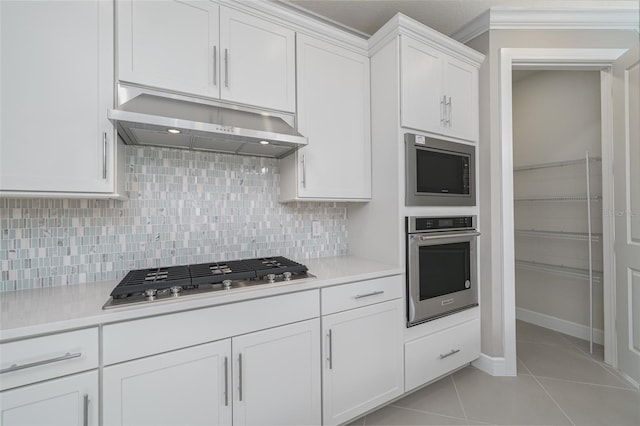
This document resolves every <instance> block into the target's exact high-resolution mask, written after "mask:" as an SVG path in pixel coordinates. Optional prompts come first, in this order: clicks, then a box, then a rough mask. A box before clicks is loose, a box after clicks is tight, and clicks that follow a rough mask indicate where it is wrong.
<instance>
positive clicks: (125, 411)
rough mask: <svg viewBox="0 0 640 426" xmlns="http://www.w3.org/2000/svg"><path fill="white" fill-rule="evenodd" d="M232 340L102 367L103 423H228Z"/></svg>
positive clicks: (157, 424)
mask: <svg viewBox="0 0 640 426" xmlns="http://www.w3.org/2000/svg"><path fill="white" fill-rule="evenodd" d="M230 361H231V341H230V340H229V339H227V340H223V341H220V342H215V343H207V344H204V345H200V346H194V347H191V348H187V349H182V350H179V351H174V352H168V353H164V354H160V355H155V356H151V357H148V358H142V359H138V360H135V361H130V362H125V363H123V364H118V365H114V366H110V367H106V368H105V369H104V373H103V404H104V410H103V412H104V424H105V425H132V426H133V425H154V426H162V425H166V426H173V425H204V424H207V425H230V424H231V396H230V395H229V394H228V389H229V386H230V385H231V384H230V382H229V381H230V380H231V376H230V374H231V372H230V368H231V365H230Z"/></svg>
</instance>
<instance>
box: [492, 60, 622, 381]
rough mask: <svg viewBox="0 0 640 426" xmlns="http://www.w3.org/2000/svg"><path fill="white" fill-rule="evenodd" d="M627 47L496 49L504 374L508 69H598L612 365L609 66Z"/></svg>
mask: <svg viewBox="0 0 640 426" xmlns="http://www.w3.org/2000/svg"><path fill="white" fill-rule="evenodd" d="M626 50H627V49H577V48H568V49H567V48H563V49H552V48H522V49H520V48H502V49H500V58H499V59H500V68H499V79H500V85H499V88H498V91H499V96H498V102H499V105H498V108H499V111H500V135H499V136H500V156H501V158H500V169H499V170H500V174H501V180H502V192H501V203H500V207H501V212H500V213H501V216H502V229H501V231H502V240H501V241H500V245H501V252H502V259H501V262H502V321H503V345H504V373H505V375H508V376H515V375H516V374H517V359H516V327H515V325H516V315H515V311H516V306H515V253H514V249H515V243H514V219H513V120H512V114H513V111H512V107H513V105H512V100H513V93H512V72H513V70H514V69H515V70H522V69H537V70H583V71H586V70H598V71H600V97H601V100H600V102H601V120H602V124H601V126H602V129H601V133H602V135H601V138H602V148H601V149H602V153H601V154H602V209H603V215H602V221H603V224H602V226H603V238H602V251H603V280H602V281H603V287H604V339H605V345H604V347H605V353H604V360H605V362H606V363H608V364H611V365H613V366H614V367H616V366H617V363H618V362H617V350H616V340H615V338H616V335H615V258H614V252H613V235H614V224H615V222H614V219H615V218H614V215H612V214H606V213H607V212H613V211H614V204H613V114H612V108H613V103H612V91H611V89H612V75H611V66H612V64H613V62H614V61H615V60H616V59H617V58H618V57H620V55H622V54H623V53H624V52H625V51H626Z"/></svg>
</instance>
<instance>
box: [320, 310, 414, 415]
mask: <svg viewBox="0 0 640 426" xmlns="http://www.w3.org/2000/svg"><path fill="white" fill-rule="evenodd" d="M403 312H404V310H403V303H402V300H392V301H389V302H384V303H379V304H374V305H370V306H366V307H363V308H358V309H352V310H349V311H345V312H340V313H337V314H332V315H326V316H324V317H323V318H322V328H323V336H322V339H323V361H322V364H323V379H324V380H323V412H324V417H323V424H325V425H336V424H340V423H343V422H345V421H348V420H350V419H353V418H355V417H356V416H358V415H360V414H362V413H364V412H366V411H368V410H370V409H372V408H375V407H377V406H379V405H381V404H383V403H385V402H387V401H389V400H391V399H393V398H395V397H396V396H398V395H400V394H402V392H403V389H404V387H403V360H402V332H403V326H402V325H403V321H402V318H403Z"/></svg>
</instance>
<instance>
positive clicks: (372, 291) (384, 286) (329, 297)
mask: <svg viewBox="0 0 640 426" xmlns="http://www.w3.org/2000/svg"><path fill="white" fill-rule="evenodd" d="M403 288H404V286H403V282H402V275H394V276H392V277H384V278H376V279H374V280H366V281H358V282H355V283H350V284H344V285H338V286H335V287H329V288H324V289H322V315H327V314H333V313H335V312H341V311H346V310H348V309H353V308H359V307H361V306H367V305H372V304H374V303H380V302H386V301H387V300H393V299H398V298H400V297H402V295H403V293H404V290H403Z"/></svg>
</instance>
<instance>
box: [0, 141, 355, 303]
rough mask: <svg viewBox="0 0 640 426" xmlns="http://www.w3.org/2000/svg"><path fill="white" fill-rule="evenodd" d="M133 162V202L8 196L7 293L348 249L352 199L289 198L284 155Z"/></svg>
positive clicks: (0, 203)
mask: <svg viewBox="0 0 640 426" xmlns="http://www.w3.org/2000/svg"><path fill="white" fill-rule="evenodd" d="M126 168H127V171H126V176H125V185H126V191H127V195H128V197H129V200H127V201H114V200H70V199H0V232H2V235H1V243H0V265H1V266H2V269H1V272H0V273H1V281H2V283H1V285H0V291H12V290H21V289H28V288H38V287H49V286H56V285H66V284H75V283H85V282H88V283H90V282H95V281H103V280H119V279H121V278H122V277H123V276H124V275H125V274H126V273H127V271H129V270H131V269H140V268H148V267H153V266H169V265H184V264H189V263H200V262H210V261H215V260H230V259H242V258H249V257H260V256H273V255H282V256H286V257H290V258H292V259H294V260H299V261H303V260H304V259H309V258H318V257H329V256H342V255H346V254H347V209H346V206H344V205H342V204H336V203H311V202H309V203H307V202H305V203H290V204H280V203H279V202H278V195H279V187H280V184H279V179H280V173H279V168H278V160H276V159H271V158H258V157H244V156H236V155H227V154H218V153H206V152H194V151H184V150H171V149H162V148H154V147H134V146H127V147H126ZM313 221H319V222H320V225H321V227H322V231H323V232H322V236H320V237H313V236H312V223H313Z"/></svg>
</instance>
